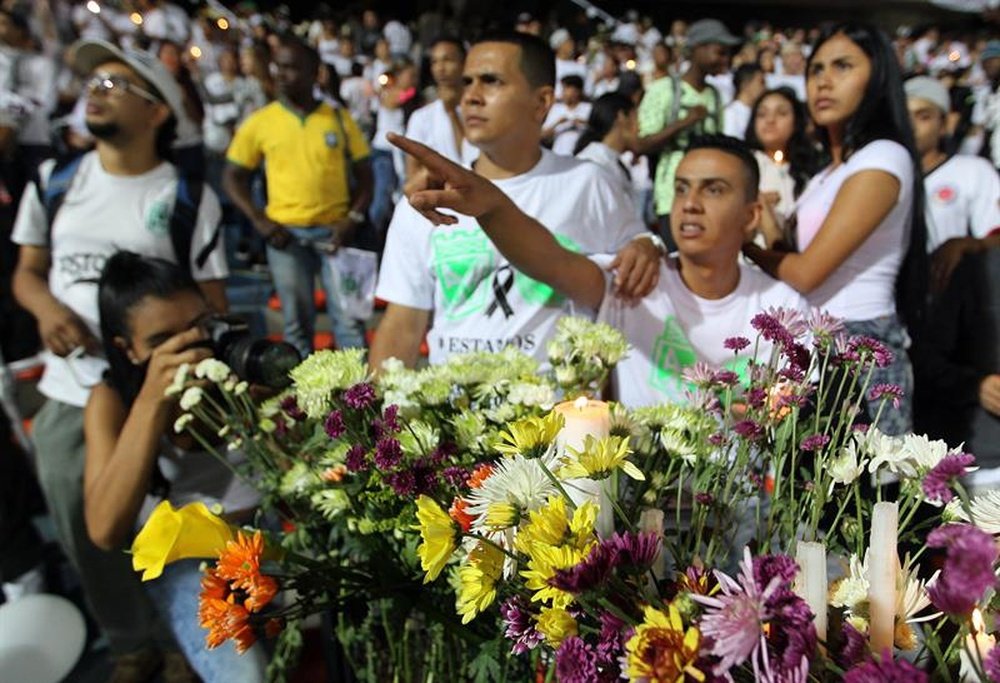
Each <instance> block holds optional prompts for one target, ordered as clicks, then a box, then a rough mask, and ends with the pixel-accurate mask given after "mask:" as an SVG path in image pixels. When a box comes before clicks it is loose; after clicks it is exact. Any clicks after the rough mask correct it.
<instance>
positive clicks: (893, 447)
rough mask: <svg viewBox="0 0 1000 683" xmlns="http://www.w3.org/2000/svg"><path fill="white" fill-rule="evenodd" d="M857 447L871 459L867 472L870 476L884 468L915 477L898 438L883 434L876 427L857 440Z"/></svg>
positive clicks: (913, 469)
mask: <svg viewBox="0 0 1000 683" xmlns="http://www.w3.org/2000/svg"><path fill="white" fill-rule="evenodd" d="M858 446H859V447H860V448H861V449H862V451H863V452H864V453H866V454H867V455H868V456H869V457H871V460H870V461H869V463H868V471H869V472H871V473H872V474H874V473H875V472H877V471H878V470H880V469H883V468H884V469H886V470H888V471H889V472H893V473H895V474H902V475H904V476H907V477H915V476H916V475H917V472H916V469H915V468H914V464H913V462H912V461H910V460H909V459H908V458H907V453H906V452H905V451H904V450H903V440H902V439H900V438H897V437H895V436H889V435H888V434H883V433H882V432H881V431H879V429H878V428H877V427H869V428H868V431H867V432H866V433H865V435H864V437H863V438H860V439H858Z"/></svg>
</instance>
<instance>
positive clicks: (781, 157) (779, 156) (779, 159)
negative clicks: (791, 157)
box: [774, 149, 785, 164]
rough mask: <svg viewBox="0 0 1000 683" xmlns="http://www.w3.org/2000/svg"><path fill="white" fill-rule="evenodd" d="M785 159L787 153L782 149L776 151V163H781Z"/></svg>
mask: <svg viewBox="0 0 1000 683" xmlns="http://www.w3.org/2000/svg"><path fill="white" fill-rule="evenodd" d="M784 160H785V154H784V152H782V151H781V150H780V149H779V150H778V151H777V152H775V153H774V163H776V164H780V163H781V162H783V161H784Z"/></svg>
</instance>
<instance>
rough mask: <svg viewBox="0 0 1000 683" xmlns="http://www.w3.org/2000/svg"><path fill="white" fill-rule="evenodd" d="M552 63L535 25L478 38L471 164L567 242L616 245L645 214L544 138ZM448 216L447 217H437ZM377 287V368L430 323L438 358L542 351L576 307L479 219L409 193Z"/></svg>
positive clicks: (638, 245)
mask: <svg viewBox="0 0 1000 683" xmlns="http://www.w3.org/2000/svg"><path fill="white" fill-rule="evenodd" d="M554 71H555V69H554V59H553V55H552V52H551V50H550V49H549V48H548V46H547V45H546V44H545V43H544V42H543V41H542V40H540V39H539V38H537V37H534V36H530V35H528V34H523V33H509V34H496V35H493V36H489V37H487V38H484V39H483V40H482V41H481V42H479V43H477V44H475V45H473V46H472V48H471V49H470V51H469V54H468V56H467V57H466V60H465V71H464V74H465V82H466V87H465V91H464V93H463V95H462V102H461V111H462V118H463V121H464V122H465V134H466V137H467V138H468V139H469V141H470V142H472V143H473V144H474V145H476V147H478V148H479V151H480V155H479V157H478V159H477V160H476V162H475V164H473V169H474V171H475V173H471V172H470V175H472V176H473V177H475V178H479V177H480V176H482V177H484V178H489V179H491V180H493V181H494V182H496V183H497V186H498V187H500V188H501V190H502V191H503V192H504V193H506V195H507V196H509V197H510V198H511V200H512V201H514V202H516V203H517V205H518V206H520V207H521V208H522V209H523V210H524V211H525V212H526V213H528V214H529V215H531V216H535V217H537V218H538V219H539V220H541V221H542V222H544V223H545V225H546V226H547V227H548V228H549V229H550V230H551V231H552V232H551V233H549V232H546V234H547V235H552V239H557V240H559V241H560V243H562V244H565V245H567V247H568V248H571V249H574V250H576V251H579V252H581V253H588V254H597V253H613V252H615V251H616V250H618V249H620V248H622V247H623V246H625V245H627V244H628V243H629V242H630V240H631V239H632V238H633V237H636V236H638V235H640V234H642V233H643V226H642V225H641V223H639V222H638V221H637V220H636V218H635V213H634V211H633V208H632V206H631V204H630V202H629V201H628V197H627V195H625V194H624V193H623V192H622V191H621V190H620V189H619V188H618V187H616V186H615V184H614V183H613V182H612V180H611V179H610V178H609V177H608V176H607V174H606V173H605V171H603V170H602V169H601V168H599V167H597V166H596V165H594V164H591V163H588V162H583V161H579V160H577V159H574V158H572V157H563V156H559V155H556V154H552V153H551V152H549V151H547V150H545V149H543V148H542V147H541V145H540V142H541V129H542V122H543V121H544V119H545V115H546V113H547V111H548V108H549V107H550V106H551V104H552V100H553V86H554V82H555V74H554ZM399 139H400V138H397V137H391V138H390V140H392V141H393V142H398V140H399ZM411 144H412V145H414V146H416V148H417V149H421V150H422V149H425V147H424V146H422V145H419V143H411ZM406 151H409V150H406ZM421 159H422V157H421V156H418V160H421ZM447 163H452V162H447ZM431 171H434V169H431ZM476 174H478V175H476ZM431 175H432V176H433V178H434V180H435V181H440V179H439V178H437V175H436V173H432V174H431ZM427 187H438V182H433V183H428V185H427ZM445 192H447V190H445ZM418 194H419V193H418ZM443 218H447V219H448V222H449V223H452V225H451V227H449V228H447V229H439V228H435V224H436V223H438V222H440V220H442V219H443ZM648 242H649V241H648V240H639V241H637V242H635V243H634V247H635V249H637V250H640V251H641V253H643V254H644V259H645V263H644V265H643V267H642V268H640V269H637V271H636V272H637V273H638V279H639V280H643V281H645V280H646V279H647V277H648V278H652V277H653V276H654V273H655V263H656V261H657V259H658V255H657V250H656V249H655V248H654V247H653V246H652V244H649V243H648ZM633 255H634V254H633ZM623 260H626V259H625V257H624V256H623ZM623 277H624V276H623ZM626 284H628V283H626ZM376 296H378V297H380V298H382V299H384V300H386V301H388V302H389V305H388V307H387V309H386V312H385V315H384V316H383V318H382V321H381V323H380V324H379V327H378V330H377V332H376V335H375V339H374V341H373V343H372V346H371V352H370V356H369V362H370V364H371V366H372V368H374V369H376V370H377V369H378V368H380V367H381V364H382V362H383V361H384V360H386V359H388V358H390V357H396V358H398V359H400V360H401V361H403V362H404V363H405V364H406V365H408V366H411V367H412V366H413V365H415V364H416V361H417V356H418V352H419V348H420V344H421V341H422V339H423V337H424V332H425V331H426V330H427V328H428V324H431V323H432V327H431V329H430V331H429V332H428V345H429V347H430V362H431V363H440V362H442V361H444V360H445V359H447V358H448V357H449V356H450V355H452V354H455V353H461V352H467V351H496V350H498V349H500V348H503V347H506V346H515V347H517V348H520V349H521V350H523V351H524V352H526V353H528V354H531V355H533V356H535V357H537V358H539V359H540V360H544V357H545V347H546V342H547V340H548V339H549V337H550V335H551V334H552V333H553V331H554V329H555V323H556V320H557V319H558V318H559V316H561V315H563V314H565V313H568V312H570V311H571V310H574V309H573V304H572V302H570V301H568V300H567V299H565V298H564V297H562V296H560V295H559V294H558V293H556V292H554V291H553V290H552V288H551V287H549V286H548V285H546V284H544V283H542V282H538V281H536V280H534V279H532V278H530V277H529V276H528V275H526V274H524V273H522V272H520V271H518V270H517V269H515V268H514V267H513V266H512V265H511V264H510V263H508V262H507V261H506V259H504V258H503V257H502V256H501V255H500V254H499V253H498V252H497V251H496V249H495V248H494V247H493V246H492V245H491V244H490V241H489V239H488V237H487V235H486V234H485V233H484V232H483V229H482V228H481V227H480V225H479V224H478V223H477V222H476V220H474V219H470V218H468V217H460V218H454V217H443V216H441V215H440V214H437V213H436V212H421V211H419V210H418V209H417V208H415V207H414V206H412V205H411V204H410V203H408V202H400V203H399V204H398V205H397V207H396V212H395V215H394V216H393V218H392V223H391V225H390V226H389V234H388V239H387V243H386V248H385V255H384V256H383V259H382V266H381V272H380V275H379V283H378V286H377V288H376ZM587 312H588V311H579V313H581V314H585V313H587Z"/></svg>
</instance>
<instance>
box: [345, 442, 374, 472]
mask: <svg viewBox="0 0 1000 683" xmlns="http://www.w3.org/2000/svg"><path fill="white" fill-rule="evenodd" d="M367 455H368V452H367V451H366V450H365V447H364V446H362V445H361V444H359V443H356V444H354V445H353V446H351V447H350V449H348V451H347V455H345V456H344V466H345V467H347V469H349V470H350V471H351V472H360V471H362V470H366V469H368V458H367Z"/></svg>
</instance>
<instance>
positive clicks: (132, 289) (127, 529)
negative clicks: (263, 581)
mask: <svg viewBox="0 0 1000 683" xmlns="http://www.w3.org/2000/svg"><path fill="white" fill-rule="evenodd" d="M98 302H99V303H98V305H99V307H100V319H101V337H102V342H103V345H104V351H105V354H106V355H107V358H108V363H109V371H108V375H107V378H106V382H105V383H103V384H99V385H97V386H95V387H94V389H93V391H92V392H91V394H90V397H89V399H88V401H87V406H86V408H85V410H84V424H83V430H84V437H85V439H86V445H87V449H86V458H85V463H84V522H85V524H86V527H87V533H88V534H89V535H90V537H91V540H93V542H94V543H95V544H96V545H97V546H99V547H101V548H104V549H105V550H113V551H119V552H120V551H121V549H122V548H123V547H124V546H127V545H128V543H129V540H130V538H131V536H132V533H133V531H134V530H135V528H136V527H137V526H138V525H139V524H141V523H142V521H143V515H144V514H145V515H148V513H149V512H150V511H151V510H152V505H151V503H152V502H153V501H152V500H151V499H154V498H161V499H162V498H166V499H168V500H170V501H171V502H172V503H173V504H175V505H182V504H185V503H190V502H194V501H196V500H201V501H202V502H204V503H205V504H206V505H209V506H212V505H215V504H219V505H221V506H222V507H223V509H224V510H225V511H226V513H227V517H229V518H230V519H231V520H232V521H235V522H242V521H244V520H246V519H247V518H248V517H249V515H250V514H251V512H252V511H253V510H254V509H255V508H256V506H257V504H258V501H259V498H260V496H259V495H258V494H257V492H256V491H255V490H254V489H253V488H251V487H250V486H248V485H246V484H244V483H242V482H241V481H240V480H239V479H237V478H236V477H235V475H234V474H233V471H232V468H230V467H228V466H227V465H225V464H223V463H222V462H220V461H219V460H217V459H216V458H215V457H214V456H212V455H210V454H208V453H205V452H203V451H200V450H196V449H195V448H194V445H195V444H194V441H193V439H192V438H191V436H189V435H187V434H185V435H178V434H174V433H173V430H172V429H171V428H170V426H171V425H172V424H173V422H174V420H175V419H176V418H177V417H178V416H179V411H178V406H177V397H176V396H173V397H168V396H166V395H165V391H166V388H167V387H168V386H169V385H170V384H171V382H172V380H173V377H174V374H175V373H176V371H177V369H178V368H179V367H180V366H181V364H183V363H188V364H190V365H195V364H197V363H198V362H199V361H201V360H202V359H205V358H208V357H210V356H211V355H212V352H211V351H210V350H209V349H208V348H206V346H207V345H206V344H205V339H206V334H205V332H204V331H203V330H202V329H201V327H200V324H201V323H203V322H204V320H205V319H206V318H207V317H209V316H210V315H211V310H210V309H209V307H208V303H207V302H206V301H205V299H204V297H203V296H202V294H201V292H200V290H199V289H198V287H197V285H196V284H195V283H194V281H193V280H192V279H191V277H190V275H188V274H187V273H186V272H185V271H184V270H183V269H181V268H180V267H179V266H177V265H176V264H173V263H170V262H168V261H164V260H162V259H157V258H150V257H143V256H139V255H138V254H134V253H131V252H118V253H116V254H114V255H112V256H111V257H110V258H109V259H108V262H107V265H106V266H105V269H104V272H103V273H102V275H101V279H100V282H99V285H98ZM198 565H199V561H198V560H184V561H181V562H176V563H173V564H170V565H169V566H167V567H165V568H164V571H163V574H162V575H161V576H160V577H159V578H158V579H156V580H155V581H153V582H151V583H148V584H144V586H145V587H146V589H147V593H148V594H149V595H150V597H151V598H152V600H153V603H154V604H155V605H156V607H157V609H159V610H160V611H161V613H162V615H163V617H164V618H165V621H166V622H167V623H168V624H169V625H170V627H171V630H172V631H173V634H174V637H175V638H176V639H177V643H178V645H180V647H181V650H182V651H183V652H184V655H185V656H186V657H187V659H188V662H189V663H190V664H191V666H192V667H193V668H194V669H195V671H196V672H197V673H198V676H199V677H200V678H201V680H203V681H205V683H213V682H217V683H222V682H224V681H237V680H238V681H249V682H251V683H254V682H257V681H263V680H264V669H265V666H266V663H265V661H264V654H263V650H262V648H261V647H260V646H259V645H256V646H254V647H253V648H251V649H250V651H248V652H247V653H246V654H245V655H242V656H241V655H238V654H237V653H236V651H235V650H234V649H233V647H232V646H231V645H228V644H227V645H225V646H223V647H220V648H217V649H215V650H207V649H205V646H204V637H205V632H204V631H203V630H202V629H200V628H198V622H197V619H195V618H194V617H195V614H196V613H197V600H198V597H197V596H198V591H199V584H200V581H201V575H202V572H201V571H200V569H199V567H198Z"/></svg>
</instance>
